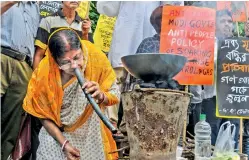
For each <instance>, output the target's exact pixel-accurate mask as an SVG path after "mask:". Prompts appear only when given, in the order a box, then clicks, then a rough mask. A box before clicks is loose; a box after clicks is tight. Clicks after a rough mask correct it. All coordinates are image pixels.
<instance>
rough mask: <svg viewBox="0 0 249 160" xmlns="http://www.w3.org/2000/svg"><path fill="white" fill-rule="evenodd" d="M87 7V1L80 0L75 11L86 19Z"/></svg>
mask: <svg viewBox="0 0 249 160" xmlns="http://www.w3.org/2000/svg"><path fill="white" fill-rule="evenodd" d="M89 8H90V2H89V1H80V4H79V7H78V8H77V9H76V11H77V13H78V14H79V16H80V17H81V18H82V19H86V18H88V13H89Z"/></svg>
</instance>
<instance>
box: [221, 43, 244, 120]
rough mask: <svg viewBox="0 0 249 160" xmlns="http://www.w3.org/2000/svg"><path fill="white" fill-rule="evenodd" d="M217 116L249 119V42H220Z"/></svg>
mask: <svg viewBox="0 0 249 160" xmlns="http://www.w3.org/2000/svg"><path fill="white" fill-rule="evenodd" d="M216 89H217V97H216V98H217V103H216V104H217V107H216V116H217V117H226V118H249V39H248V38H247V39H246V38H231V39H225V40H223V41H221V42H219V47H218V57H217V79H216Z"/></svg>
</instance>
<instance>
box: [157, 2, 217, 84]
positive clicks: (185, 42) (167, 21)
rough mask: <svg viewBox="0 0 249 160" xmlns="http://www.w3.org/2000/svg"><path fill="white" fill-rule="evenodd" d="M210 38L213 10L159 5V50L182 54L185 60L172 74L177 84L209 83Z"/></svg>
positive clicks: (212, 26) (210, 73)
mask: <svg viewBox="0 0 249 160" xmlns="http://www.w3.org/2000/svg"><path fill="white" fill-rule="evenodd" d="M204 17H205V18H204ZM214 38H215V10H214V9H210V8H198V7H192V6H186V7H182V6H164V7H163V17H162V29H161V36H160V52H161V53H173V54H178V55H183V56H185V57H187V58H188V60H189V62H187V63H186V65H185V66H184V68H183V69H182V71H181V72H179V73H178V74H177V75H176V76H175V77H174V79H175V80H177V81H178V82H179V83H180V84H182V85H200V84H201V85H204V84H205V85H211V84H213V76H214V75H213V74H214Z"/></svg>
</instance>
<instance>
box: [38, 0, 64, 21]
mask: <svg viewBox="0 0 249 160" xmlns="http://www.w3.org/2000/svg"><path fill="white" fill-rule="evenodd" d="M61 5H62V3H61V1H40V2H39V7H40V18H44V17H47V16H49V15H51V14H54V13H55V12H57V10H58V9H59V8H61Z"/></svg>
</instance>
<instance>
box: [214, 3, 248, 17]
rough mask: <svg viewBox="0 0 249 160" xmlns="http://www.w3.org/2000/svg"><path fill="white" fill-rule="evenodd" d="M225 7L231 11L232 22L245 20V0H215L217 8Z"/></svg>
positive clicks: (246, 11)
mask: <svg viewBox="0 0 249 160" xmlns="http://www.w3.org/2000/svg"><path fill="white" fill-rule="evenodd" d="M223 9H227V10H229V11H230V12H232V16H233V21H234V22H246V21H247V19H248V16H249V2H247V1H217V10H223Z"/></svg>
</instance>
